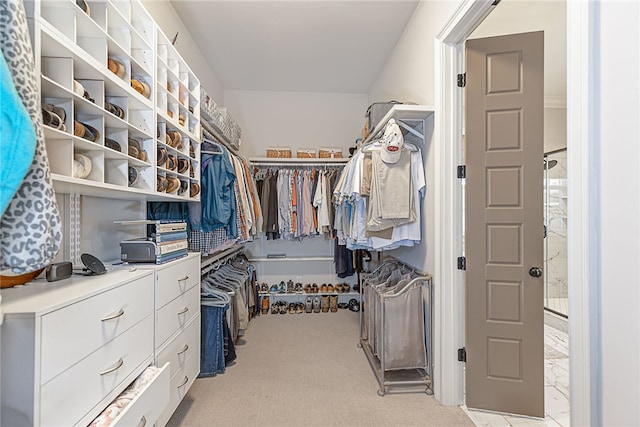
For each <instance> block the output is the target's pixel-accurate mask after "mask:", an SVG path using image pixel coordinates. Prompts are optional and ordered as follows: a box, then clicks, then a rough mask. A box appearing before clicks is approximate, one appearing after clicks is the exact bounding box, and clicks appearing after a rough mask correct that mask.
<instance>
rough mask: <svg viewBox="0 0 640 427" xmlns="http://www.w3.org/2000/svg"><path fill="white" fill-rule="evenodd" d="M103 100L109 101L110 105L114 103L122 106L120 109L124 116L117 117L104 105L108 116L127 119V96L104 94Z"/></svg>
mask: <svg viewBox="0 0 640 427" xmlns="http://www.w3.org/2000/svg"><path fill="white" fill-rule="evenodd" d="M105 101H107V102H109V103H110V104H112V105H116V106H118V107H120V108H122V111H123V112H124V117H118V116H117V115H115V114H113V113H111V112H109V111H108V110H107V108H106V105H105V110H106V111H107V113H108V114H109V115H110V116H114V117H118V118H120V119H122V120H125V121H127V120H128V117H129V115H128V111H127V110H128V101H129V98H128V97H126V96H110V95H108V94H107V95H106V96H105Z"/></svg>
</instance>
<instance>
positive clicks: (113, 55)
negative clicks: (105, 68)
mask: <svg viewBox="0 0 640 427" xmlns="http://www.w3.org/2000/svg"><path fill="white" fill-rule="evenodd" d="M108 58H109V59H113V60H114V61H116V62H119V63H121V64H122V65H124V70H125V71H124V77H122V80H124V81H125V82H126V83H127V84H129V79H130V78H131V61H129V57H128V56H125V55H123V54H122V53H121V52H117V51H112V50H111V49H109V53H108ZM106 64H107V62H105V65H106ZM112 74H113V75H114V76H117V77H120V76H118V75H117V74H116V73H113V72H112Z"/></svg>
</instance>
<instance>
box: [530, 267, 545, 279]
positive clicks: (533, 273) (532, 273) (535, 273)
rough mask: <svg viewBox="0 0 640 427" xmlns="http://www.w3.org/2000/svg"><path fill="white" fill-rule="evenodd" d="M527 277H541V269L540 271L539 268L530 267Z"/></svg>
mask: <svg viewBox="0 0 640 427" xmlns="http://www.w3.org/2000/svg"><path fill="white" fill-rule="evenodd" d="M529 276H531V277H542V269H540V268H539V267H531V268H530V269H529Z"/></svg>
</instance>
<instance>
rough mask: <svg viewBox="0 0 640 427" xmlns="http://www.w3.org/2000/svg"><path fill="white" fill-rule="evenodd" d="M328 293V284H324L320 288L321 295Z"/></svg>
mask: <svg viewBox="0 0 640 427" xmlns="http://www.w3.org/2000/svg"><path fill="white" fill-rule="evenodd" d="M326 292H328V289H327V284H326V283H323V284H322V286H320V293H321V294H324V293H326Z"/></svg>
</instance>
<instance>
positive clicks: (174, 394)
mask: <svg viewBox="0 0 640 427" xmlns="http://www.w3.org/2000/svg"><path fill="white" fill-rule="evenodd" d="M199 372H200V355H199V354H192V355H191V356H190V357H188V358H187V360H186V363H185V365H184V369H181V370H180V371H178V372H176V373H175V375H173V376H172V377H171V383H170V384H169V405H167V407H166V408H165V410H164V411H163V412H162V415H160V417H159V418H158V422H157V425H158V426H164V425H166V424H167V421H169V418H171V415H173V412H174V411H175V410H176V408H177V407H178V405H179V404H180V402H181V401H182V399H183V398H184V397H185V396H186V394H187V392H188V391H189V389H190V388H191V386H192V385H193V382H194V381H195V379H196V378H197V376H198V373H199Z"/></svg>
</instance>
